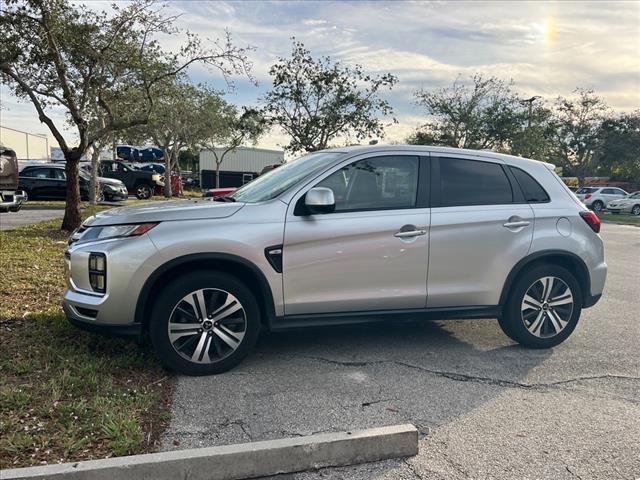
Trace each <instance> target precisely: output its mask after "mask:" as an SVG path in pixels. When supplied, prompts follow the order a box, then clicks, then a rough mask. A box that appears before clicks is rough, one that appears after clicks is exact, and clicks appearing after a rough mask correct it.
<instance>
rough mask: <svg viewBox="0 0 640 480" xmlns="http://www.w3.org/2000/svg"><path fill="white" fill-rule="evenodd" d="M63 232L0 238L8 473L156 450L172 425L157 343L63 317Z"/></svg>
mask: <svg viewBox="0 0 640 480" xmlns="http://www.w3.org/2000/svg"><path fill="white" fill-rule="evenodd" d="M99 209H104V207H90V208H87V209H86V210H85V211H84V212H83V214H84V215H85V216H88V215H90V214H92V213H94V212H95V211H96V210H99ZM59 227H60V220H52V221H48V222H43V223H40V224H36V225H30V226H27V227H23V228H19V229H16V230H12V231H7V232H0V270H1V271H2V273H3V279H4V280H3V282H1V284H0V298H2V302H1V303H0V342H1V344H0V371H2V375H1V376H0V468H13V467H23V466H29V465H39V464H44V463H57V462H69V461H77V460H85V459H94V458H105V457H110V456H117V455H129V454H135V453H143V452H149V451H153V450H155V449H157V447H158V445H159V436H160V434H161V432H162V430H163V428H164V427H165V426H166V423H167V421H168V419H169V416H168V408H167V407H168V402H169V399H170V393H171V378H168V377H167V373H166V372H165V371H164V370H163V369H162V368H161V367H160V365H159V363H158V361H157V359H156V357H155V355H154V354H153V352H152V351H151V350H150V348H149V347H140V346H139V345H137V344H136V343H135V342H134V341H131V340H124V339H115V338H107V337H101V336H98V335H94V334H89V333H86V332H82V331H80V330H77V329H76V328H74V327H72V326H71V325H70V324H69V323H68V322H67V320H66V319H65V317H64V314H63V313H62V309H61V308H60V299H61V297H62V292H63V290H64V274H63V260H62V254H63V250H64V247H65V245H66V239H67V235H66V234H65V233H64V232H61V231H60V230H59Z"/></svg>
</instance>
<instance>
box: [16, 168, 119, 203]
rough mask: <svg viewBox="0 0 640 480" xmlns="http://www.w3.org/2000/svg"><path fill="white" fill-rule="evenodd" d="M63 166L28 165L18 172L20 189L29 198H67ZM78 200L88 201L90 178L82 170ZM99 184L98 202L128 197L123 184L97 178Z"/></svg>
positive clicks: (113, 180) (80, 172)
mask: <svg viewBox="0 0 640 480" xmlns="http://www.w3.org/2000/svg"><path fill="white" fill-rule="evenodd" d="M64 168H65V167H64V165H60V164H54V163H51V164H41V165H28V166H26V167H24V168H23V169H22V170H21V171H20V188H22V189H23V190H24V191H25V192H26V195H27V196H28V197H29V198H32V199H34V198H40V199H60V200H63V199H65V198H66V196H67V177H66V173H65V171H64ZM79 175H80V179H79V181H80V198H81V199H82V200H89V186H90V183H91V178H90V177H89V174H88V173H87V172H86V171H85V170H84V169H80V170H79ZM98 182H99V183H100V189H99V195H98V201H102V200H103V199H106V200H111V201H118V200H126V199H127V198H128V196H129V194H128V192H127V188H126V187H125V185H124V183H122V182H121V181H119V180H115V179H112V178H101V177H98Z"/></svg>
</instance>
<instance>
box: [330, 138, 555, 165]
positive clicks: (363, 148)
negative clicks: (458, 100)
mask: <svg viewBox="0 0 640 480" xmlns="http://www.w3.org/2000/svg"><path fill="white" fill-rule="evenodd" d="M398 150H402V151H405V152H406V151H412V152H416V153H417V154H419V153H440V154H451V155H455V154H465V155H474V156H477V157H485V158H499V159H502V160H503V161H505V162H506V163H509V164H516V165H517V164H523V163H525V164H526V163H532V164H536V165H539V164H541V163H542V164H545V165H547V167H548V168H550V169H553V168H555V165H553V164H552V163H547V162H543V161H540V160H533V159H530V158H524V157H517V156H515V155H507V154H505V153H498V152H494V151H493V150H471V149H468V148H454V147H441V146H436V145H405V144H398V145H352V146H349V147H338V148H329V149H326V150H322V151H323V152H338V153H377V152H394V151H398Z"/></svg>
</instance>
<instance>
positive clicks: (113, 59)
mask: <svg viewBox="0 0 640 480" xmlns="http://www.w3.org/2000/svg"><path fill="white" fill-rule="evenodd" d="M4 3H5V7H4V8H3V11H2V16H1V17H0V31H2V33H3V41H2V43H1V44H0V74H1V78H2V80H3V82H4V83H5V84H7V85H8V86H9V88H10V89H11V91H12V92H13V93H14V94H15V95H17V96H19V97H22V98H24V99H27V100H28V101H30V102H31V103H32V104H33V105H34V107H35V109H36V111H37V113H38V117H39V119H40V121H41V122H43V123H45V124H46V125H47V127H48V128H49V130H50V131H51V133H52V135H53V136H54V137H55V139H56V140H57V142H58V144H59V145H60V148H61V150H62V152H63V154H64V157H65V160H66V176H67V196H66V207H65V215H64V219H63V221H62V229H64V230H72V229H74V228H76V227H77V226H79V225H80V221H81V218H80V209H79V204H80V189H79V183H78V163H79V160H80V157H82V155H83V154H84V153H85V152H86V150H87V148H88V147H89V146H90V145H92V144H93V143H94V142H96V141H97V140H99V139H101V138H102V137H104V136H105V135H108V134H110V133H113V132H118V131H122V130H124V129H127V128H130V127H132V126H135V125H142V124H145V123H146V122H147V121H148V118H149V115H150V113H151V111H152V109H153V103H154V96H155V95H156V87H157V85H158V84H159V83H161V82H162V81H163V80H165V79H167V78H171V77H174V76H176V75H177V74H179V73H180V72H183V71H184V70H185V69H186V68H188V66H189V65H192V64H194V63H196V62H198V63H203V64H205V65H207V66H209V67H212V68H214V69H217V70H218V71H220V72H222V74H223V76H224V77H225V79H227V78H229V76H230V75H233V74H240V73H248V68H249V64H248V62H247V59H246V52H247V49H244V48H238V47H235V46H233V45H232V43H231V39H230V36H229V34H228V32H227V34H226V36H225V37H224V38H223V40H221V41H216V42H214V43H212V44H211V45H208V46H205V45H203V43H202V42H201V41H200V40H199V39H198V37H195V36H193V35H191V34H189V33H188V32H186V41H185V42H184V43H183V45H182V47H181V48H180V49H179V50H178V51H176V52H170V51H166V50H164V49H162V48H161V47H160V45H159V43H158V41H157V39H156V37H157V36H158V35H159V34H177V33H181V32H180V31H179V30H178V29H176V28H175V27H173V26H172V24H173V20H174V19H175V17H169V16H167V15H165V13H164V11H163V9H162V7H155V5H154V3H153V1H152V0H135V1H134V2H132V3H131V4H128V5H127V6H126V7H124V8H121V7H119V6H118V5H113V6H112V10H111V12H105V11H102V12H97V11H94V10H91V9H89V8H87V7H86V6H81V7H76V6H73V5H71V4H69V3H68V1H67V0H5V2H4ZM140 99H142V100H143V101H142V104H141V103H140ZM96 106H97V108H98V109H99V111H101V112H102V114H103V115H104V117H105V119H106V121H105V125H104V127H97V128H95V127H94V128H92V125H94V126H95V124H96V122H92V120H94V119H95V116H94V114H95V113H96ZM52 109H62V110H63V111H64V112H65V113H66V114H67V116H68V119H69V121H70V122H71V124H72V125H73V126H74V130H75V134H76V136H77V139H76V141H75V142H74V143H73V144H71V143H70V142H68V141H67V139H66V138H65V136H64V135H63V133H62V128H61V125H60V123H61V122H58V121H56V120H54V118H53V117H52V116H51V114H50V112H51V110H52Z"/></svg>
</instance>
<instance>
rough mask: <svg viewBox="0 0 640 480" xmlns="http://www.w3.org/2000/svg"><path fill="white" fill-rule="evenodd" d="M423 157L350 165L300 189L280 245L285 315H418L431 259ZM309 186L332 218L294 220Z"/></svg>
mask: <svg viewBox="0 0 640 480" xmlns="http://www.w3.org/2000/svg"><path fill="white" fill-rule="evenodd" d="M428 170H429V160H428V158H424V157H423V158H421V157H418V156H416V155H415V154H414V155H396V154H394V155H393V156H389V155H388V154H387V155H378V156H371V155H370V156H368V157H366V158H357V159H353V160H349V161H347V162H346V163H343V164H342V165H340V166H338V167H335V168H334V169H333V171H331V172H330V173H326V174H324V175H322V176H321V177H320V178H319V179H318V180H317V181H315V182H313V183H312V184H310V185H307V186H306V187H305V188H303V189H302V190H301V191H300V192H299V193H298V194H297V195H296V196H295V197H294V198H293V201H292V202H291V204H290V205H289V209H288V212H287V218H286V225H285V233H284V241H283V257H282V258H283V291H284V302H285V314H286V315H298V314H315V313H336V312H358V311H373V310H393V309H411V308H424V307H425V305H426V294H427V292H426V279H427V263H428V254H429V253H428V252H429V236H428V229H429V215H430V214H429V208H428ZM315 186H319V187H327V188H331V189H332V190H333V192H334V197H335V199H336V208H335V211H334V212H333V213H327V214H316V215H307V214H305V213H304V212H302V213H300V211H299V210H300V208H299V207H300V206H301V205H302V206H303V205H304V195H305V194H306V192H307V191H308V190H309V189H310V188H312V187H315Z"/></svg>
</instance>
